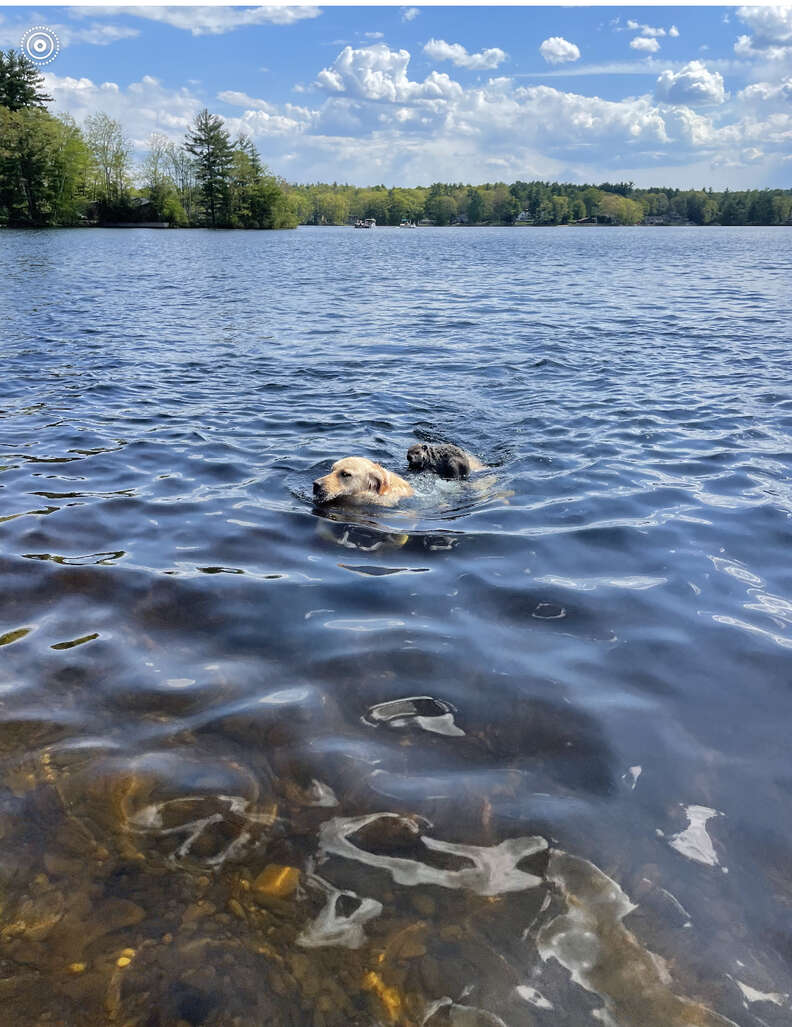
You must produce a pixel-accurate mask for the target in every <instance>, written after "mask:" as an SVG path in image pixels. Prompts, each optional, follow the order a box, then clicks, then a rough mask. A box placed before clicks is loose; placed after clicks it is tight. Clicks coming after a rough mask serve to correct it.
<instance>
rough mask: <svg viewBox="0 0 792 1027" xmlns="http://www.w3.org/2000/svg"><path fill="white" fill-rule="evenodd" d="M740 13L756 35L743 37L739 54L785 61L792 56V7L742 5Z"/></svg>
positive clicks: (739, 9)
mask: <svg viewBox="0 0 792 1027" xmlns="http://www.w3.org/2000/svg"><path fill="white" fill-rule="evenodd" d="M737 16H738V17H739V18H740V20H741V21H744V22H745V24H746V25H747V26H748V27H749V28H750V29H751V31H752V32H753V35H751V36H746V35H742V36H739V37H738V39H737V42H736V43H735V44H734V52H735V53H736V54H737V56H738V57H751V58H764V59H766V60H771V61H781V60H785V59H787V58H788V57H792V7H740V8H738V10H737Z"/></svg>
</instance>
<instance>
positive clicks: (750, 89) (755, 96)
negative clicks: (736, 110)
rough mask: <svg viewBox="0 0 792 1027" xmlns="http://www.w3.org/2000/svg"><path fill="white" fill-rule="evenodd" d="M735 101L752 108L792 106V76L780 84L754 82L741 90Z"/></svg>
mask: <svg viewBox="0 0 792 1027" xmlns="http://www.w3.org/2000/svg"><path fill="white" fill-rule="evenodd" d="M737 99H738V100H740V101H742V103H744V104H750V105H752V106H756V105H759V104H761V105H766V104H774V105H776V104H777V105H778V106H779V107H781V108H782V109H783V108H784V107H786V106H787V105H792V76H790V77H788V78H785V79H782V81H781V82H754V83H752V84H751V85H749V86H746V87H745V89H741V90H740V92H739V93H738V94H737Z"/></svg>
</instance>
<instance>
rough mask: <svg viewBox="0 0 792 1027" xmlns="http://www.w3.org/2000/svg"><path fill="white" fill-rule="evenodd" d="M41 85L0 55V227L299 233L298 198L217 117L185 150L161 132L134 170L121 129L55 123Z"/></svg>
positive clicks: (200, 126) (205, 117) (201, 118)
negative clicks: (163, 226) (142, 226)
mask: <svg viewBox="0 0 792 1027" xmlns="http://www.w3.org/2000/svg"><path fill="white" fill-rule="evenodd" d="M42 81H43V80H42V77H41V75H40V74H39V73H38V71H37V69H36V68H35V66H34V65H33V63H32V62H31V61H29V60H28V59H27V58H25V57H24V56H23V55H22V54H19V53H17V52H16V51H14V50H8V51H6V52H3V51H0V224H6V225H14V226H34V227H45V226H50V225H78V224H84V223H96V224H139V223H151V222H155V223H162V222H167V223H168V224H171V225H175V226H201V227H209V228H295V227H296V226H297V223H298V221H299V216H298V204H297V201H296V198H295V197H293V196H292V194H291V193H290V191H289V190H288V188H287V187H286V184H285V183H284V182H283V181H282V180H281V179H279V178H278V177H277V176H275V175H273V174H272V173H271V172H270V171H269V169H268V168H267V167H266V166H265V165H264V163H263V162H262V160H261V157H260V155H259V153H258V151H257V150H256V147H255V146H254V145H253V143H252V141H251V140H250V139H249V138H248V137H246V136H239V137H238V138H236V139H233V140H232V139H231V137H230V134H229V132H228V131H227V130H226V128H225V126H224V123H223V120H222V118H220V117H219V116H217V115H215V114H210V113H209V111H208V110H203V111H201V112H200V113H199V114H197V115H196V117H195V120H194V122H193V125H192V126H191V128H190V129H189V130H188V132H187V133H186V136H185V139H184V140H183V142H181V143H177V142H173V141H172V140H169V139H168V138H167V137H165V136H164V135H160V134H156V133H155V134H154V135H152V136H151V137H150V139H149V141H148V150H147V153H146V156H145V159H144V160H143V161H142V163H141V164H140V165H135V164H134V162H133V159H132V146H131V144H130V142H129V139H128V138H127V136H126V134H125V132H124V129H123V127H122V125H121V124H120V123H119V122H118V121H116V120H114V119H113V118H111V117H109V116H108V115H107V114H102V113H98V114H94V115H91V116H90V117H88V118H87V119H86V121H85V124H84V125H83V126H82V127H81V126H79V125H77V123H76V122H75V121H74V119H73V118H71V117H69V116H68V115H61V116H55V115H53V114H51V113H50V112H49V111H48V110H47V106H46V105H47V104H48V103H50V102H51V101H52V97H50V96H47V95H46V93H45V92H44V91H43V88H42Z"/></svg>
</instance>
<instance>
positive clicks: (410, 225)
mask: <svg viewBox="0 0 792 1027" xmlns="http://www.w3.org/2000/svg"><path fill="white" fill-rule="evenodd" d="M399 228H415V222H414V221H408V220H407V218H404V219H403V220H402V221H400V222H399Z"/></svg>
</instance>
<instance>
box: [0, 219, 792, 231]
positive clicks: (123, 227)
mask: <svg viewBox="0 0 792 1027" xmlns="http://www.w3.org/2000/svg"><path fill="white" fill-rule="evenodd" d="M354 227H355V226H354V225H295V227H294V228H275V229H272V228H225V227H217V228H211V227H209V226H207V225H167V224H156V225H152V224H139V225H135V224H110V225H85V224H83V225H25V224H21V225H0V232H3V231H6V232H52V231H57V232H72V231H81V232H85V231H92V230H99V231H124V232H128V231H132V230H136V231H140V230H144V231H151V232H172V231H177V232H235V233H236V232H242V233H244V232H248V233H256V232H272V231H275V232H293V231H295V229H298V228H315V229H320V230H321V229H326V228H335V229H338V228H344V229H354ZM399 228H400V226H399V225H377V226H376V230H377V231H379V232H382V231H388V232H390V231H398V230H399ZM415 228H419V229H427V228H441V229H443V231H446V230H447V229H465V230H468V231H469V230H471V229H477V228H508V229H512V228H513V229H526V230H527V229H547V228H551V229H559V228H566V229H570V228H572V229H574V228H585V229H590V228H594V229H603V228H632V229H634V228H792V223H786V224H780V225H778V224H776V225H768V224H762V223H760V222H756V223H754V224H747V225H722V224H718V223H716V222H710V223H709V224H707V225H697V224H696V222H695V221H684V222H664V223H657V222H652V223H639V224H637V225H617V224H593V223H586V224H579V225H576V224H562V225H526V224H520V223H515V224H500V225H415Z"/></svg>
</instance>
